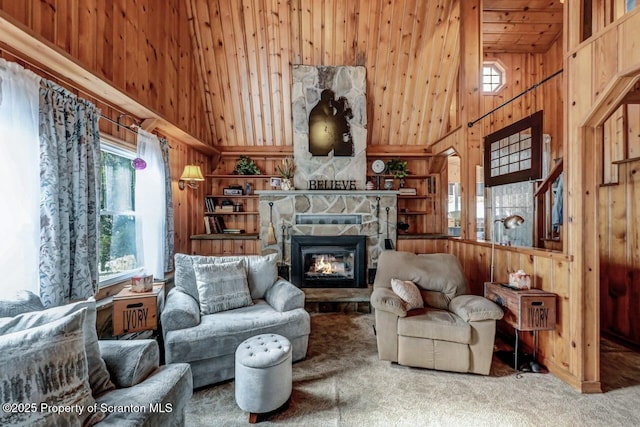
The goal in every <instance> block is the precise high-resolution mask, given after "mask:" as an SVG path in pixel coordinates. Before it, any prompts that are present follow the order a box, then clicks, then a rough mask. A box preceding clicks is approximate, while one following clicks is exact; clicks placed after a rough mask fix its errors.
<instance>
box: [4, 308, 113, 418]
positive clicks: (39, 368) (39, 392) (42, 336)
mask: <svg viewBox="0 0 640 427" xmlns="http://www.w3.org/2000/svg"><path fill="white" fill-rule="evenodd" d="M86 311H87V309H86V308H83V309H81V310H79V311H75V312H73V313H71V314H69V315H68V316H65V317H61V318H60V319H57V320H53V321H51V322H50V323H47V324H44V325H40V326H36V327H33V328H30V329H25V330H21V331H16V332H11V333H7V334H5V335H0V384H3V387H1V388H0V403H1V404H2V405H3V408H4V406H5V405H9V407H11V405H12V404H13V405H16V408H18V409H15V410H10V411H9V410H6V409H5V410H3V411H0V425H93V424H94V423H96V422H98V421H100V420H101V419H103V418H104V416H105V414H104V413H103V412H101V411H93V412H89V411H87V408H88V407H94V406H95V403H96V401H95V400H94V399H93V397H92V396H91V388H90V387H89V373H88V370H87V356H86V355H85V351H84V348H85V345H84V337H83V333H82V329H83V323H84V320H85V314H86ZM20 405H22V406H20ZM30 405H34V406H33V407H34V408H36V410H35V411H34V410H28V409H29V408H32V406H30ZM42 405H48V406H49V407H56V408H65V407H66V408H78V407H81V408H82V409H83V412H82V413H80V412H79V411H77V410H76V411H71V412H67V413H55V412H54V411H47V410H44V411H41V409H42V408H43V406H42ZM25 406H26V407H27V410H25V409H24V407H25ZM44 407H45V408H46V407H47V406H44ZM20 408H23V409H20Z"/></svg>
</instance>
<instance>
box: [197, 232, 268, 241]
mask: <svg viewBox="0 0 640 427" xmlns="http://www.w3.org/2000/svg"><path fill="white" fill-rule="evenodd" d="M259 239H260V235H259V234H258V233H242V234H235V233H214V234H194V235H192V236H191V240H259Z"/></svg>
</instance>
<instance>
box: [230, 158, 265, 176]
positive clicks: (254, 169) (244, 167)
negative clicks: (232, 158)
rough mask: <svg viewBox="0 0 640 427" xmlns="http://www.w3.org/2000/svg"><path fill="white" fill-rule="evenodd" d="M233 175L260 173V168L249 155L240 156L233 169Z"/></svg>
mask: <svg viewBox="0 0 640 427" xmlns="http://www.w3.org/2000/svg"><path fill="white" fill-rule="evenodd" d="M233 174H234V175H260V174H261V172H260V168H259V167H258V165H256V163H255V162H254V161H253V160H251V158H250V157H249V156H240V158H239V159H238V161H237V162H236V167H235V169H234V170H233Z"/></svg>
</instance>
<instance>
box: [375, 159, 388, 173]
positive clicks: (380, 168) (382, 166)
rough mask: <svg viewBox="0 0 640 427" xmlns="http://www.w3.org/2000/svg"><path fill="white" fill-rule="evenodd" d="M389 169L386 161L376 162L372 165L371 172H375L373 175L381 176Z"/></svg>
mask: <svg viewBox="0 0 640 427" xmlns="http://www.w3.org/2000/svg"><path fill="white" fill-rule="evenodd" d="M386 167H387V165H386V164H385V163H384V160H380V159H378V160H374V161H373V163H371V170H372V171H373V173H375V174H381V173H382V172H384V169H385V168H386Z"/></svg>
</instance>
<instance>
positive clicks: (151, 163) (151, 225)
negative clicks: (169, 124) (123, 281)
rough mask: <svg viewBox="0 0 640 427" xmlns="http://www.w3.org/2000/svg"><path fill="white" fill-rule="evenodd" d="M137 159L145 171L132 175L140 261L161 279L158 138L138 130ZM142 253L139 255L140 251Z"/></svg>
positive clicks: (162, 218)
mask: <svg viewBox="0 0 640 427" xmlns="http://www.w3.org/2000/svg"><path fill="white" fill-rule="evenodd" d="M138 157H140V158H141V159H143V160H144V161H145V162H146V163H147V167H146V168H145V169H142V170H137V171H136V194H135V211H136V224H137V231H138V233H137V234H138V236H139V240H141V243H142V246H141V248H138V254H140V253H142V261H143V265H144V268H145V272H146V273H147V274H153V277H154V279H163V278H164V245H165V228H166V225H165V213H166V196H165V194H166V192H165V176H164V171H165V167H164V163H163V161H162V150H161V148H160V141H159V140H158V137H157V136H155V135H153V134H151V133H149V132H146V131H144V130H143V129H138ZM140 249H142V251H140Z"/></svg>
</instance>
